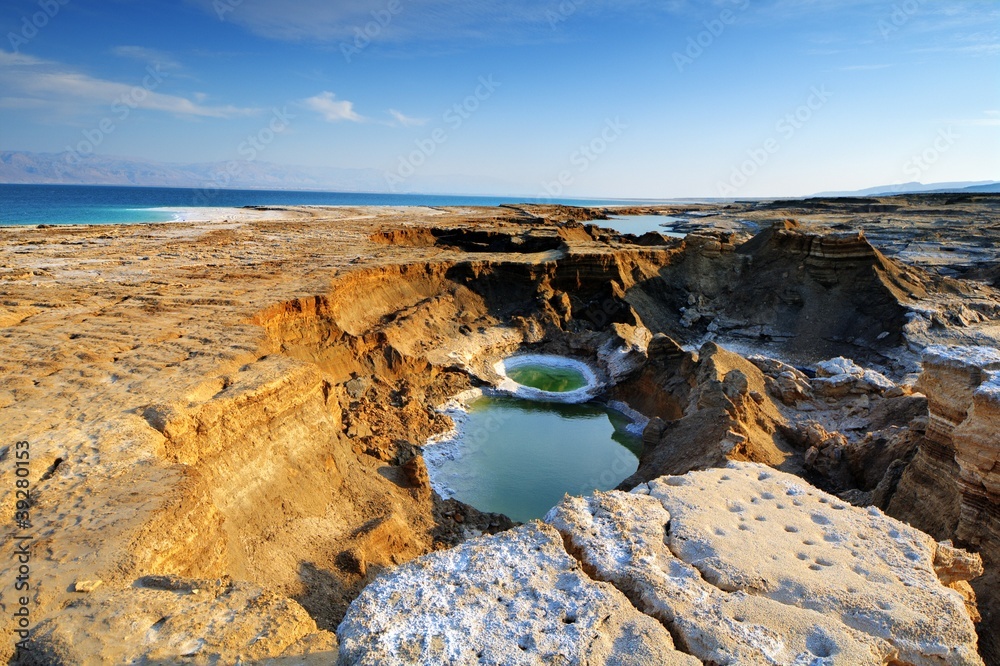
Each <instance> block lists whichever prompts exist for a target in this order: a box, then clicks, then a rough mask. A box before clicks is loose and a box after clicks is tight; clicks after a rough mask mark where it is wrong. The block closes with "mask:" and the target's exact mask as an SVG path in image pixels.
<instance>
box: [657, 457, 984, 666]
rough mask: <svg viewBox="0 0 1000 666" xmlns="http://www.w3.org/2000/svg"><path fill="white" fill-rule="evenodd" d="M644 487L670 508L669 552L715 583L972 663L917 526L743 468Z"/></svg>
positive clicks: (959, 605)
mask: <svg viewBox="0 0 1000 666" xmlns="http://www.w3.org/2000/svg"><path fill="white" fill-rule="evenodd" d="M648 488H649V493H650V496H652V497H655V498H656V499H658V500H660V502H661V503H662V505H663V507H664V508H665V509H666V510H667V512H668V513H669V514H670V529H669V540H670V549H671V551H672V552H673V553H675V555H676V556H677V557H678V558H679V559H681V560H683V561H685V562H688V563H689V564H691V565H693V566H694V567H695V568H696V569H698V571H699V572H700V573H701V574H702V576H703V577H704V578H705V580H707V581H708V582H710V583H712V584H713V585H715V586H716V587H719V588H721V589H724V590H729V591H745V592H747V593H748V594H752V595H755V596H759V597H766V598H768V599H771V600H773V601H776V602H778V603H781V604H784V605H786V606H789V607H795V608H801V609H809V610H814V611H817V612H818V613H819V614H821V615H822V616H824V617H825V618H827V619H830V620H836V621H839V622H840V623H841V624H842V625H843V626H844V627H850V628H852V629H855V630H857V631H859V632H862V633H864V634H867V635H868V636H871V637H874V638H878V639H881V640H884V641H886V642H887V643H889V644H890V645H891V646H892V647H893V648H894V649H895V650H896V651H898V653H899V657H898V659H899V660H901V661H903V662H905V663H911V664H917V665H922V664H926V665H928V666H930V665H931V664H941V663H949V664H980V663H982V661H981V659H980V658H979V656H978V654H977V652H976V632H975V629H974V627H973V624H972V620H971V619H970V617H969V615H968V612H967V611H966V609H965V602H964V600H963V598H962V596H961V595H960V594H959V593H958V592H956V591H955V590H952V589H949V588H947V587H945V586H944V585H943V584H942V582H941V580H940V579H939V578H938V575H937V573H936V572H935V566H934V565H935V556H936V554H937V551H938V544H937V543H936V542H935V541H934V540H933V539H932V538H931V537H929V536H927V535H926V534H924V533H923V532H920V531H919V530H916V529H914V528H912V527H909V526H908V525H906V524H904V523H902V522H900V521H898V520H895V519H893V518H889V517H888V516H886V515H885V514H883V513H882V512H881V511H879V510H878V509H876V508H874V507H869V508H868V509H859V508H855V507H851V506H849V505H847V504H846V503H844V502H842V501H840V500H839V499H838V498H836V497H834V496H832V495H828V494H826V493H824V492H822V491H819V490H817V489H815V488H813V487H811V486H810V485H809V484H807V483H805V482H804V481H803V480H801V479H800V478H798V477H795V476H792V475H790V474H785V473H781V472H777V471H775V470H772V469H767V468H764V467H761V466H758V465H753V464H746V463H730V464H729V466H728V467H727V468H725V469H714V470H709V471H705V472H698V473H695V474H690V475H687V476H685V477H664V478H661V479H658V480H656V481H653V482H652V483H650V484H649V485H648ZM973 557H974V556H973ZM831 647H832V645H831ZM844 663H852V662H851V660H846V661H844Z"/></svg>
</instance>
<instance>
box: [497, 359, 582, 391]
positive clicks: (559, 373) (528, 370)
mask: <svg viewBox="0 0 1000 666" xmlns="http://www.w3.org/2000/svg"><path fill="white" fill-rule="evenodd" d="M507 376H508V377H510V378H511V379H513V380H514V381H515V382H517V383H518V384H520V385H522V386H530V387H531V388H536V389H538V390H540V391H550V392H553V393H567V392H569V391H575V390H577V389H581V388H583V387H584V386H586V385H587V383H588V382H587V378H586V377H584V376H583V373H582V372H580V371H579V370H577V369H575V368H568V367H557V366H552V365H544V364H542V363H525V364H523V365H519V366H516V367H513V368H508V369H507Z"/></svg>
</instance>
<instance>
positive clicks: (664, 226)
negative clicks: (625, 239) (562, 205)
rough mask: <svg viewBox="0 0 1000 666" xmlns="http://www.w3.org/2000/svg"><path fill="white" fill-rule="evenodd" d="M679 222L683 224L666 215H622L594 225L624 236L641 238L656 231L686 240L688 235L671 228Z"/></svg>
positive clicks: (678, 219)
mask: <svg viewBox="0 0 1000 666" xmlns="http://www.w3.org/2000/svg"><path fill="white" fill-rule="evenodd" d="M679 222H683V220H681V219H680V218H676V217H668V216H666V215H621V216H612V217H611V219H609V220H597V221H596V222H594V224H596V225H597V226H599V227H605V228H607V229H614V230H615V231H617V232H618V233H622V234H634V235H636V236H641V235H643V234H646V233H649V232H650V231H655V232H657V233H661V234H663V235H664V236H667V237H669V238H684V237H685V236H686V235H687V234H682V233H678V232H676V231H674V230H673V228H672V227H671V226H670V225H671V224H677V223H679Z"/></svg>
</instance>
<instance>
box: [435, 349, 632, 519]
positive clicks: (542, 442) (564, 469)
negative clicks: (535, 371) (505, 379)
mask: <svg viewBox="0 0 1000 666" xmlns="http://www.w3.org/2000/svg"><path fill="white" fill-rule="evenodd" d="M546 372H548V373H551V372H552V368H548V369H547V370H546ZM511 376H513V373H511ZM545 390H552V389H549V388H546V389H545ZM628 422H629V421H628V419H627V418H626V417H625V416H623V415H621V414H619V413H618V412H615V411H612V410H609V409H606V408H603V407H601V406H599V405H595V404H593V403H587V404H582V405H566V404H557V403H555V404H554V403H542V402H532V401H527V400H520V399H516V398H493V397H484V398H480V399H478V400H476V401H474V402H473V403H471V405H470V406H469V414H468V419H467V421H466V422H465V423H464V424H463V426H462V428H461V431H460V435H459V439H458V440H456V443H454V444H432V445H430V446H429V447H428V448H427V452H426V454H427V460H428V467H429V468H430V471H431V478H432V481H433V482H434V484H435V486H436V487H437V488H438V489H439V492H440V491H442V490H444V492H443V493H442V494H444V495H446V496H449V497H454V498H456V499H458V500H461V501H463V502H465V503H466V504H470V505H472V506H474V507H476V508H477V509H479V510H480V511H488V512H496V513H503V514H506V515H508V516H510V517H511V518H513V519H514V520H519V521H527V520H531V519H533V518H541V517H543V516H544V515H545V514H546V513H547V512H548V510H549V509H550V508H552V507H553V506H555V505H556V504H558V503H559V501H560V500H561V499H562V498H563V495H564V494H566V493H569V494H571V495H585V494H588V493H590V492H593V491H594V490H610V489H611V488H614V487H615V486H617V485H618V484H619V483H620V482H621V481H622V480H623V479H625V478H626V477H628V476H630V475H631V474H632V473H633V472H635V470H636V469H637V468H638V465H639V459H638V454H639V452H640V450H641V446H642V443H641V440H640V438H639V437H637V436H635V435H632V434H630V433H628V432H627V431H626V430H625V426H626V425H627V424H628ZM436 446H443V447H452V448H453V450H454V451H455V453H454V454H453V456H452V455H440V450H435V449H434V447H436Z"/></svg>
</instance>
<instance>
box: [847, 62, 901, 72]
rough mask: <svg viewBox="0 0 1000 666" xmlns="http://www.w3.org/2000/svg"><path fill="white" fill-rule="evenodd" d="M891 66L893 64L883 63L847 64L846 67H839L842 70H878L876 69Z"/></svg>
mask: <svg viewBox="0 0 1000 666" xmlns="http://www.w3.org/2000/svg"><path fill="white" fill-rule="evenodd" d="M889 67H892V65H889V64H881V65H847V66H845V67H840V68H839V69H840V71H842V72H870V71H873V70H876V69H888V68H889Z"/></svg>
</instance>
